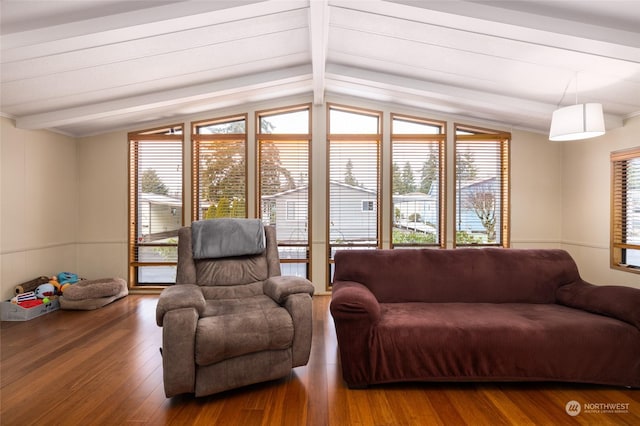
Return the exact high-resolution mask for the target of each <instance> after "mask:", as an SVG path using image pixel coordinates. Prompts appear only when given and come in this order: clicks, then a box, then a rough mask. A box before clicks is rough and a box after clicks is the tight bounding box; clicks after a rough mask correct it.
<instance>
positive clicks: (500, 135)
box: [453, 123, 511, 248]
mask: <svg viewBox="0 0 640 426" xmlns="http://www.w3.org/2000/svg"><path fill="white" fill-rule="evenodd" d="M458 131H461V132H465V133H470V134H464V135H459V134H458ZM459 142H473V143H483V142H487V143H490V142H491V143H494V142H498V143H499V144H500V154H499V158H500V163H501V164H500V175H499V177H500V182H499V188H500V189H499V191H500V196H501V203H500V211H499V212H498V213H499V215H500V216H499V217H500V238H499V240H497V241H496V242H495V243H471V244H460V243H458V237H457V234H458V231H459V229H458V221H459V217H458V216H459V214H458V209H459V206H458V195H459V194H458V192H459V191H460V192H461V190H460V189H459V188H458V186H459V185H458V177H457V164H456V160H457V150H458V143H459ZM453 156H454V158H453V163H454V164H453V248H456V247H502V248H509V247H510V246H511V219H510V218H511V133H509V132H500V131H497V130H491V129H486V128H481V127H475V126H468V125H464V124H459V123H454V143H453Z"/></svg>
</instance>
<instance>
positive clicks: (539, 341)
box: [367, 303, 640, 386]
mask: <svg viewBox="0 0 640 426" xmlns="http://www.w3.org/2000/svg"><path fill="white" fill-rule="evenodd" d="M381 309H382V318H381V320H380V322H379V323H378V325H377V327H374V328H372V329H371V333H372V335H371V339H370V342H371V343H370V354H369V358H370V366H371V379H372V380H371V383H385V382H394V381H400V380H402V381H411V380H452V379H460V380H483V379H492V380H565V381H577V382H592V383H603V384H610V383H612V384H619V383H621V382H623V381H624V380H626V381H627V384H628V385H634V386H639V385H640V330H638V329H637V328H635V327H633V326H631V325H630V324H627V323H625V322H622V321H618V320H615V319H613V318H609V317H606V316H601V315H593V314H590V313H588V312H585V311H581V310H577V309H572V308H569V307H565V306H561V305H554V304H488V303H477V304H469V303H432V304H427V303H394V304H382V305H381ZM620 348H625V350H624V351H621V350H620ZM585 354H590V355H589V356H585ZM593 354H597V356H594V355H593ZM367 362H368V361H367ZM629 366H632V368H631V369H629V368H628V367H629ZM621 369H623V370H621Z"/></svg>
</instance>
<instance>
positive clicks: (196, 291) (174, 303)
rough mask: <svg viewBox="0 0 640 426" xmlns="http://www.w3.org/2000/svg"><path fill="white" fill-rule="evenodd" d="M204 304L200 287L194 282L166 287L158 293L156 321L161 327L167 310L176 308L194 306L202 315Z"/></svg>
mask: <svg viewBox="0 0 640 426" xmlns="http://www.w3.org/2000/svg"><path fill="white" fill-rule="evenodd" d="M205 306H206V303H205V300H204V295H203V294H202V290H200V287H199V286H197V285H195V284H180V285H174V286H171V287H167V288H165V289H164V290H162V293H160V298H159V299H158V305H157V306H156V323H157V324H158V325H159V326H160V327H162V323H163V321H164V316H165V314H166V313H167V312H169V311H173V310H176V309H183V308H194V309H195V310H196V312H197V313H198V315H202V313H203V312H204V308H205Z"/></svg>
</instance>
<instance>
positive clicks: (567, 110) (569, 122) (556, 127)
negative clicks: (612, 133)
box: [549, 76, 605, 141]
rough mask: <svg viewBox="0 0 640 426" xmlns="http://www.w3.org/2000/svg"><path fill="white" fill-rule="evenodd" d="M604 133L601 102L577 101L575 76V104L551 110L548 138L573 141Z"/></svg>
mask: <svg viewBox="0 0 640 426" xmlns="http://www.w3.org/2000/svg"><path fill="white" fill-rule="evenodd" d="M604 133H605V128H604V115H603V113H602V104H598V103H587V104H579V103H578V77H577V76H576V104H575V105H571V106H568V107H563V108H559V109H557V110H555V111H554V112H553V115H552V116H551V129H550V130H549V140H552V141H574V140H579V139H589V138H595V137H596V136H602V135H604Z"/></svg>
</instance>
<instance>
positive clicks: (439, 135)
mask: <svg viewBox="0 0 640 426" xmlns="http://www.w3.org/2000/svg"><path fill="white" fill-rule="evenodd" d="M445 127H446V126H445V123H443V122H434V121H428V120H424V119H421V118H416V117H407V116H402V115H397V114H393V115H392V116H391V167H392V170H391V187H392V200H391V212H392V215H391V216H392V217H391V223H392V226H391V244H392V246H393V247H414V246H415V247H419V246H437V247H443V248H444V247H445V243H446V241H445V223H446V216H445V202H444V196H445V186H444V185H445V179H444V177H445V174H444V171H445V169H444V164H445V161H444V155H445V140H446V139H445V138H446V135H445V132H444V129H445Z"/></svg>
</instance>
